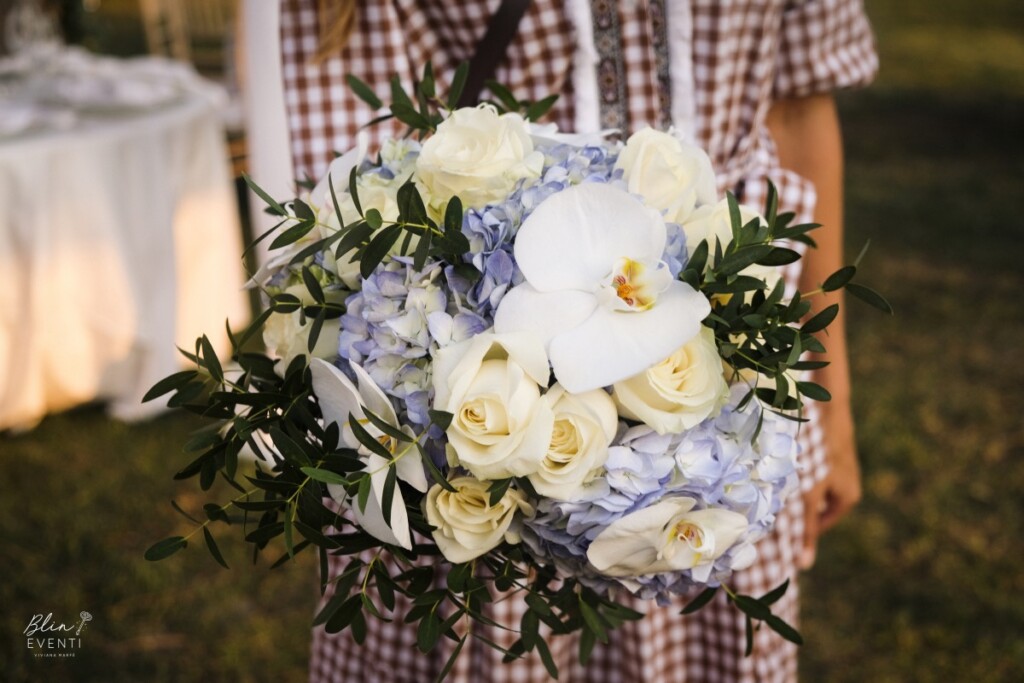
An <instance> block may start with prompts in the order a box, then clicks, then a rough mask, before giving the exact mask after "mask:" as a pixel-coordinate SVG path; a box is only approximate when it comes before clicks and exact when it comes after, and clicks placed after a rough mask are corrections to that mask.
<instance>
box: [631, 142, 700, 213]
mask: <svg viewBox="0 0 1024 683" xmlns="http://www.w3.org/2000/svg"><path fill="white" fill-rule="evenodd" d="M615 168H621V169H622V170H623V177H624V178H625V179H626V183H627V187H628V188H629V191H630V192H632V193H634V194H639V195H641V196H643V198H644V203H646V204H647V205H648V206H653V207H654V208H656V209H658V210H660V211H663V212H664V213H665V220H667V221H669V222H670V223H682V222H683V221H685V220H686V219H687V218H688V217H689V215H690V213H691V212H692V211H693V210H694V208H695V207H697V206H699V205H702V204H711V203H714V201H715V198H716V193H715V171H714V169H713V168H712V167H711V159H709V158H708V155H707V153H706V152H705V151H704V150H702V149H701V148H700V147H697V146H696V145H689V144H684V143H683V142H681V141H680V140H679V138H677V137H676V136H674V135H672V134H670V133H663V132H661V131H657V130H654V129H652V128H643V129H641V130H639V131H637V132H636V133H633V135H631V136H630V137H629V139H628V140H627V141H626V147H625V148H624V149H623V150H622V153H621V154H620V155H619V158H618V161H616V162H615Z"/></svg>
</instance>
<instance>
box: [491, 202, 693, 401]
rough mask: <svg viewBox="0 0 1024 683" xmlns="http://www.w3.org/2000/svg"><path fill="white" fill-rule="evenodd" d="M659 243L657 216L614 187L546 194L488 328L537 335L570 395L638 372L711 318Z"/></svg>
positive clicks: (523, 232)
mask: <svg viewBox="0 0 1024 683" xmlns="http://www.w3.org/2000/svg"><path fill="white" fill-rule="evenodd" d="M665 241H666V230H665V222H664V220H663V219H662V217H661V215H660V214H659V213H658V211H656V210H654V209H651V208H647V207H645V206H644V205H643V204H642V203H641V202H640V201H639V200H637V199H636V198H634V197H633V196H632V195H630V194H629V193H627V192H625V191H623V190H620V189H618V188H615V187H612V186H609V185H602V184H597V183H585V184H582V185H578V186H575V187H571V188H568V189H566V190H563V191H562V192H559V193H557V194H554V195H552V196H551V197H549V198H548V199H546V200H545V201H544V202H542V203H541V204H540V205H539V206H538V207H537V208H536V209H535V210H534V212H533V213H532V214H530V216H529V218H527V219H526V221H524V222H523V225H522V227H520V229H519V233H518V234H517V236H516V243H515V257H516V261H517V263H518V264H519V268H520V270H522V273H523V276H524V277H525V280H526V281H525V282H524V283H523V284H521V285H519V286H517V287H514V288H512V289H511V290H509V292H508V293H507V294H506V295H505V297H504V298H503V299H502V301H501V304H500V305H499V306H498V310H497V312H496V315H495V321H494V327H495V330H496V331H497V332H498V333H499V334H502V333H506V332H513V331H519V330H527V331H531V332H534V333H535V334H537V335H538V336H539V337H540V338H541V339H542V340H543V341H544V343H545V346H546V347H547V351H548V357H549V359H550V360H551V367H552V369H553V370H554V373H555V377H556V378H557V379H558V381H559V382H560V383H561V384H562V386H564V387H565V388H566V390H568V391H569V392H571V393H581V392H584V391H589V390H591V389H596V388H599V387H604V386H608V385H611V384H614V383H615V382H618V381H620V380H624V379H626V378H628V377H632V376H633V375H636V374H637V373H639V372H642V371H644V370H646V369H647V368H649V367H650V366H651V365H653V364H655V363H657V362H659V361H661V360H663V359H664V358H666V357H667V356H668V355H669V354H671V353H672V352H673V351H675V350H676V349H678V348H680V347H681V346H683V345H684V344H685V343H686V342H688V341H689V340H690V339H691V338H693V337H694V336H695V335H696V334H697V333H698V332H699V331H700V326H701V325H700V324H701V321H702V320H703V319H704V318H705V317H706V316H707V315H708V313H710V312H711V305H710V304H709V303H708V300H707V299H706V298H705V297H704V296H703V295H702V294H700V293H699V292H697V291H696V290H694V289H693V288H692V287H690V286H689V285H687V284H685V283H683V282H679V281H676V280H673V279H672V276H671V275H670V274H669V272H668V268H667V266H666V265H665V264H664V262H663V261H662V255H663V253H664V250H665Z"/></svg>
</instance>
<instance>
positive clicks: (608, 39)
mask: <svg viewBox="0 0 1024 683" xmlns="http://www.w3.org/2000/svg"><path fill="white" fill-rule="evenodd" d="M591 12H592V15H593V19H594V47H595V49H596V50H597V58H598V61H597V87H598V93H599V96H600V100H599V102H600V107H601V114H600V117H601V128H605V129H608V128H619V129H625V128H626V125H627V124H628V122H629V117H628V116H627V109H626V74H625V59H624V56H623V54H622V26H621V24H620V23H619V12H618V8H617V7H616V3H615V2H614V0H592V2H591Z"/></svg>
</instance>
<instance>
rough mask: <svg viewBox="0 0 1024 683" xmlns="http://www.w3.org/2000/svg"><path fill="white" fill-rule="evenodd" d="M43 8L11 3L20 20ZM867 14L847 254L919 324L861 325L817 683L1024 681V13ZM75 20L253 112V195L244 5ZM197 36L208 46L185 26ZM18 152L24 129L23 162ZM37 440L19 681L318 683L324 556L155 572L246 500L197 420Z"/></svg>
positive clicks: (21, 440)
mask: <svg viewBox="0 0 1024 683" xmlns="http://www.w3.org/2000/svg"><path fill="white" fill-rule="evenodd" d="M21 4H22V2H21V1H20V0H0V19H2V18H3V15H4V14H5V13H8V12H11V11H14V10H15V9H16V8H17V7H18V6H19V5H21ZM44 4H46V3H44ZM157 5H170V6H175V5H177V6H178V7H179V8H181V7H188V6H193V5H195V6H206V7H207V9H210V13H209V16H207V17H205V18H204V17H201V16H199V14H198V13H195V12H193V14H192V15H191V16H188V15H182V16H179V17H178V19H173V17H172V18H171V19H168V16H169V15H167V16H165V15H160V14H159V13H157V14H153V12H152V10H153V7H154V6H157ZM214 6H217V7H219V8H221V9H223V10H224V12H225V13H224V14H217V13H214V12H213V11H212V9H211V8H214ZM221 6H222V7H221ZM867 6H868V10H869V14H870V16H871V17H872V20H873V23H874V26H875V30H876V37H877V42H878V48H879V52H880V54H881V64H882V67H881V72H880V75H879V78H878V80H877V82H876V84H875V85H874V86H873V87H872V88H870V89H868V90H865V91H859V92H852V93H844V94H841V95H840V97H839V102H840V107H841V112H842V117H843V124H844V130H845V137H846V150H847V169H848V170H847V192H848V195H847V197H848V199H847V235H848V244H847V247H848V251H849V253H850V255H851V257H852V256H855V255H856V254H857V253H859V251H860V249H861V248H862V247H863V245H864V244H865V243H866V242H868V241H870V243H871V246H870V249H869V251H868V254H867V256H866V257H865V260H864V261H863V263H862V270H863V272H864V275H863V278H862V279H861V281H862V282H866V283H870V284H872V285H873V286H875V287H876V288H877V289H879V290H880V291H882V292H883V293H884V294H885V295H886V296H887V297H888V298H889V300H890V301H891V302H892V304H893V305H894V307H895V309H896V311H897V314H896V316H895V317H892V318H889V317H885V316H883V315H881V314H878V313H877V312H875V311H873V310H872V309H868V308H867V307H864V306H861V305H860V304H859V303H857V302H851V304H850V308H849V315H850V323H849V325H850V329H851V335H852V339H851V349H852V354H853V357H852V363H853V371H854V389H855V397H854V399H855V411H856V416H857V421H858V430H859V431H858V443H859V448H860V453H861V458H862V464H863V469H864V485H865V496H864V501H863V502H862V503H861V505H860V506H859V508H858V509H857V510H856V512H855V513H854V514H853V515H852V516H851V517H849V518H848V519H847V520H845V521H844V522H843V523H842V524H841V525H840V526H839V527H838V528H837V529H835V530H834V531H833V532H832V533H830V534H829V535H828V536H827V537H826V538H825V540H824V542H823V545H822V548H821V551H820V553H819V556H818V562H817V565H816V566H815V568H814V569H813V571H811V572H810V573H809V574H807V575H806V576H805V577H804V584H803V585H804V598H803V604H804V619H803V623H802V625H801V626H802V631H803V632H804V634H805V636H806V638H807V644H806V645H805V646H804V648H803V651H802V674H803V680H807V681H849V682H859V681H877V682H890V681H891V682H903V681H922V682H924V681H961V680H970V681H974V682H978V683H981V682H984V681H1007V682H1009V681H1020V680H1024V639H1022V638H1021V634H1022V633H1024V600H1022V599H1021V598H1020V595H1021V594H1022V593H1024V559H1022V553H1021V550H1020V548H1021V542H1020V539H1021V538H1022V537H1024V509H1022V508H1024V421H1022V419H1021V414H1022V412H1024V360H1022V359H1021V358H1019V357H1018V356H1017V355H1016V353H1017V352H1016V351H1014V349H1015V348H1018V344H1020V343H1021V340H1022V339H1024V306H1022V304H1021V292H1022V291H1024V268H1022V267H1021V259H1022V258H1024V249H1022V246H1024V222H1022V221H1021V220H1020V219H1019V218H1018V216H1017V208H1018V204H1019V197H1020V193H1021V188H1022V181H1024V135H1022V131H1021V122H1022V121H1024V3H1021V2H1019V0H975V1H974V2H966V1H960V2H954V1H953V0H944V1H940V2H935V1H928V0H905V1H903V2H898V3H894V2H890V1H889V0H867ZM49 7H51V8H53V9H54V10H56V11H57V13H56V14H54V15H53V16H54V17H58V18H59V27H60V30H62V31H63V33H64V35H65V36H66V38H67V40H68V41H69V42H73V43H78V44H80V45H82V46H84V47H85V48H87V49H88V50H90V51H92V52H95V53H101V54H110V55H121V56H128V55H142V54H153V53H157V54H165V55H171V56H176V57H179V58H181V59H184V60H187V61H190V62H192V63H193V64H194V65H195V66H196V67H197V68H198V69H199V71H200V72H202V73H203V74H204V75H205V76H208V77H209V78H212V79H214V80H216V81H219V82H220V83H221V84H222V85H223V86H224V91H223V92H225V93H226V96H227V98H228V99H227V101H226V103H225V101H223V100H221V101H220V103H219V104H218V106H217V107H216V111H217V112H218V113H217V115H218V116H219V117H220V119H219V123H218V124H216V125H218V126H219V128H217V131H218V134H219V135H220V136H221V138H220V139H221V140H223V141H224V142H225V143H226V149H227V150H229V151H226V152H224V155H223V158H222V159H221V161H220V162H219V163H222V164H224V168H226V169H227V173H229V174H230V177H229V178H228V180H229V181H230V179H231V178H236V179H237V176H238V174H239V173H240V172H241V171H242V170H243V169H244V168H245V146H244V140H245V136H244V130H242V129H241V128H240V127H239V125H238V123H237V120H236V119H233V118H232V115H231V112H230V109H231V103H230V100H231V98H232V97H233V95H234V85H233V82H234V81H233V74H232V69H231V67H230V60H228V59H227V58H226V56H227V55H228V54H230V50H231V45H232V37H231V35H232V33H231V27H232V26H233V19H232V16H231V10H232V7H233V3H232V2H228V1H225V2H223V3H218V2H212V1H211V2H203V3H178V2H172V3H154V2H147V1H146V0H141V1H140V0H75V1H66V2H52V3H49ZM214 14H216V16H214ZM181 20H183V21H184V22H185V27H184V30H181V27H179V28H178V29H175V28H174V26H173V25H171V24H173V21H181ZM161 22H163V24H161ZM161 26H163V29H161V30H164V29H166V30H165V31H164V33H160V31H159V30H157V29H160V27H161ZM161 36H162V37H161ZM168 36H169V37H168ZM161 41H162V42H161ZM183 41H184V42H183ZM8 42H9V36H8ZM3 79H4V74H3V73H0V104H2V103H3V100H4V95H5V91H4V89H3V88H4V84H5V81H4V80H3ZM8 85H9V81H8ZM225 111H226V112H227V113H225ZM2 116H3V110H2V107H0V117H2ZM10 120H11V119H10V118H9V117H8V121H10ZM4 144H5V142H4V138H3V137H2V129H0V153H2V152H3V149H4ZM232 187H234V186H232ZM55 191H59V188H57V189H56V190H55ZM231 191H233V189H232V190H231ZM2 199H3V198H0V203H2ZM237 207H238V208H236V209H235V211H236V212H238V213H236V214H235V215H233V216H231V217H230V220H229V221H228V226H229V227H231V229H232V230H234V229H236V228H237V226H242V225H245V224H246V223H247V221H246V220H245V203H244V201H243V202H241V203H240V204H238V205H237ZM232 221H233V222H232ZM239 230H241V229H240V228H239ZM229 232H230V231H229ZM236 237H237V239H238V241H240V240H241V232H240V231H239V233H238V234H229V235H228V236H227V237H225V239H226V240H227V241H228V242H229V243H230V242H231V240H233V239H235V238H236ZM7 268H8V264H5V265H4V268H3V269H7ZM859 279H860V278H859ZM10 301H11V299H10V298H9V297H8V298H6V299H0V302H5V303H4V305H8V303H9V302H10ZM235 304H237V302H234V303H233V304H232V305H235ZM221 319H223V313H221ZM207 331H211V330H207ZM0 384H2V382H0ZM4 426H9V425H4ZM28 426H30V425H28V424H22V425H20V426H16V428H15V429H10V430H8V431H7V432H5V433H3V434H0V605H3V609H2V610H0V672H2V673H0V678H3V679H4V680H10V681H57V680H69V681H70V680H74V681H92V680H95V681H138V680H151V681H202V680H231V681H264V680H266V681H270V680H288V681H291V680H302V679H304V677H305V675H306V660H307V657H308V647H309V622H310V620H311V617H312V614H313V610H314V605H315V602H316V598H317V589H316V580H315V576H316V567H315V563H314V562H313V560H315V558H314V557H313V556H308V557H307V556H304V555H299V556H298V557H297V558H296V560H295V561H294V562H289V563H286V564H284V565H283V566H281V567H278V568H276V569H271V568H270V566H269V564H270V562H268V561H265V560H264V561H261V562H260V563H258V564H256V565H255V566H253V564H252V563H251V561H250V559H249V558H248V557H247V555H246V550H245V548H244V547H243V544H242V543H241V542H239V539H237V538H235V534H233V533H230V532H228V531H226V530H223V528H221V529H220V533H219V534H218V538H219V539H221V548H222V550H223V552H224V555H225V558H226V560H227V562H228V563H229V564H230V565H231V567H232V568H231V570H230V571H225V570H224V569H222V568H221V567H219V566H218V565H217V564H216V563H215V562H214V561H213V560H212V559H211V558H210V557H209V555H208V553H207V552H206V551H205V550H204V549H203V548H201V547H191V548H189V549H188V550H187V551H186V552H183V553H180V554H179V555H176V556H175V557H174V558H173V559H169V560H166V561H163V562H160V563H155V564H154V563H149V562H146V561H145V560H143V558H142V553H143V551H144V550H145V549H146V548H147V547H148V546H149V545H150V544H151V543H152V542H154V541H155V540H158V539H160V538H163V537H165V536H168V535H171V534H173V533H179V532H182V531H185V530H187V529H189V527H190V525H189V523H188V522H186V521H185V520H183V519H182V518H181V517H179V516H178V515H177V514H176V513H175V512H174V511H173V509H172V508H171V505H170V501H171V500H172V499H173V500H175V501H176V502H177V503H178V504H179V505H180V506H181V507H183V508H184V509H185V510H187V511H189V512H191V513H193V514H195V513H196V512H197V511H199V514H201V509H202V505H203V504H204V503H207V502H213V501H217V500H221V499H223V498H225V497H226V496H225V491H224V490H223V489H222V488H219V487H218V486H215V487H214V489H213V490H212V491H211V492H208V493H202V492H201V491H199V490H198V487H197V486H196V485H195V483H194V482H193V481H190V482H186V483H182V484H176V483H175V482H174V481H172V479H171V477H172V475H173V473H174V472H175V471H177V470H178V469H179V468H180V467H182V466H183V465H184V464H185V462H186V460H185V458H186V457H187V456H186V455H184V454H183V453H182V450H181V445H182V444H183V443H184V442H185V440H186V439H187V438H188V434H189V433H190V432H191V431H192V430H194V429H196V428H197V427H199V426H201V424H200V423H199V422H198V421H197V420H195V419H193V418H192V417H190V416H187V415H182V414H165V415H162V416H159V417H156V418H154V419H151V420H150V421H144V422H134V423H126V422H124V421H118V420H113V419H111V418H110V417H109V416H108V410H107V409H106V408H105V406H103V405H101V404H97V403H90V404H86V405H85V406H80V407H77V408H74V409H72V410H67V411H65V412H60V413H57V414H52V415H49V416H47V417H45V418H44V419H42V421H41V422H40V423H39V424H37V425H35V426H34V428H31V429H28V428H27V427H28ZM83 610H84V611H88V612H90V613H91V614H92V615H93V620H92V621H91V622H90V623H89V625H88V628H87V630H86V631H85V632H84V633H83V637H82V645H81V649H80V650H79V651H78V652H77V653H76V656H75V657H74V658H73V659H34V658H32V656H31V655H30V653H29V652H28V651H27V650H26V648H25V637H24V635H23V630H24V629H25V627H26V624H27V622H28V619H29V618H30V617H31V616H32V615H34V614H37V613H44V614H45V613H49V612H53V613H54V616H55V618H59V617H60V616H61V615H67V617H66V618H65V620H67V619H69V618H70V617H71V615H74V614H77V613H78V612H79V611H83Z"/></svg>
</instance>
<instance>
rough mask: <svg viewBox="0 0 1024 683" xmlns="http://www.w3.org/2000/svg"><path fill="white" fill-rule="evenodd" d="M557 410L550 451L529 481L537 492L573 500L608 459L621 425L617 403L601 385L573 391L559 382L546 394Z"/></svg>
mask: <svg viewBox="0 0 1024 683" xmlns="http://www.w3.org/2000/svg"><path fill="white" fill-rule="evenodd" d="M545 399H547V400H548V402H549V403H550V404H551V408H552V411H553V412H554V418H555V422H554V426H553V428H552V430H551V442H550V443H549V444H548V448H547V453H545V454H544V457H543V458H542V459H541V461H540V466H539V467H538V469H537V471H536V472H534V473H533V474H531V475H530V483H532V484H533V488H534V489H536V490H537V493H539V494H541V495H542V496H547V497H548V498H554V499H556V500H566V501H568V500H573V499H574V498H575V497H577V496H578V494H579V493H580V492H581V490H582V489H583V486H584V484H586V483H587V482H588V481H589V480H591V479H593V477H594V475H595V474H596V473H597V472H598V471H599V470H600V468H601V467H602V466H603V465H604V463H605V461H606V460H607V459H608V445H609V444H610V443H611V442H612V439H614V438H615V431H616V429H617V428H618V426H619V420H618V416H617V415H616V413H615V404H614V403H613V402H612V399H611V397H610V396H608V394H607V393H606V392H605V391H604V390H602V389H595V390H593V391H588V392H585V393H582V394H570V393H568V392H566V391H565V389H563V388H562V386H561V385H559V384H556V385H555V386H553V387H552V388H551V390H550V391H549V392H548V393H547V394H546V395H545Z"/></svg>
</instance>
